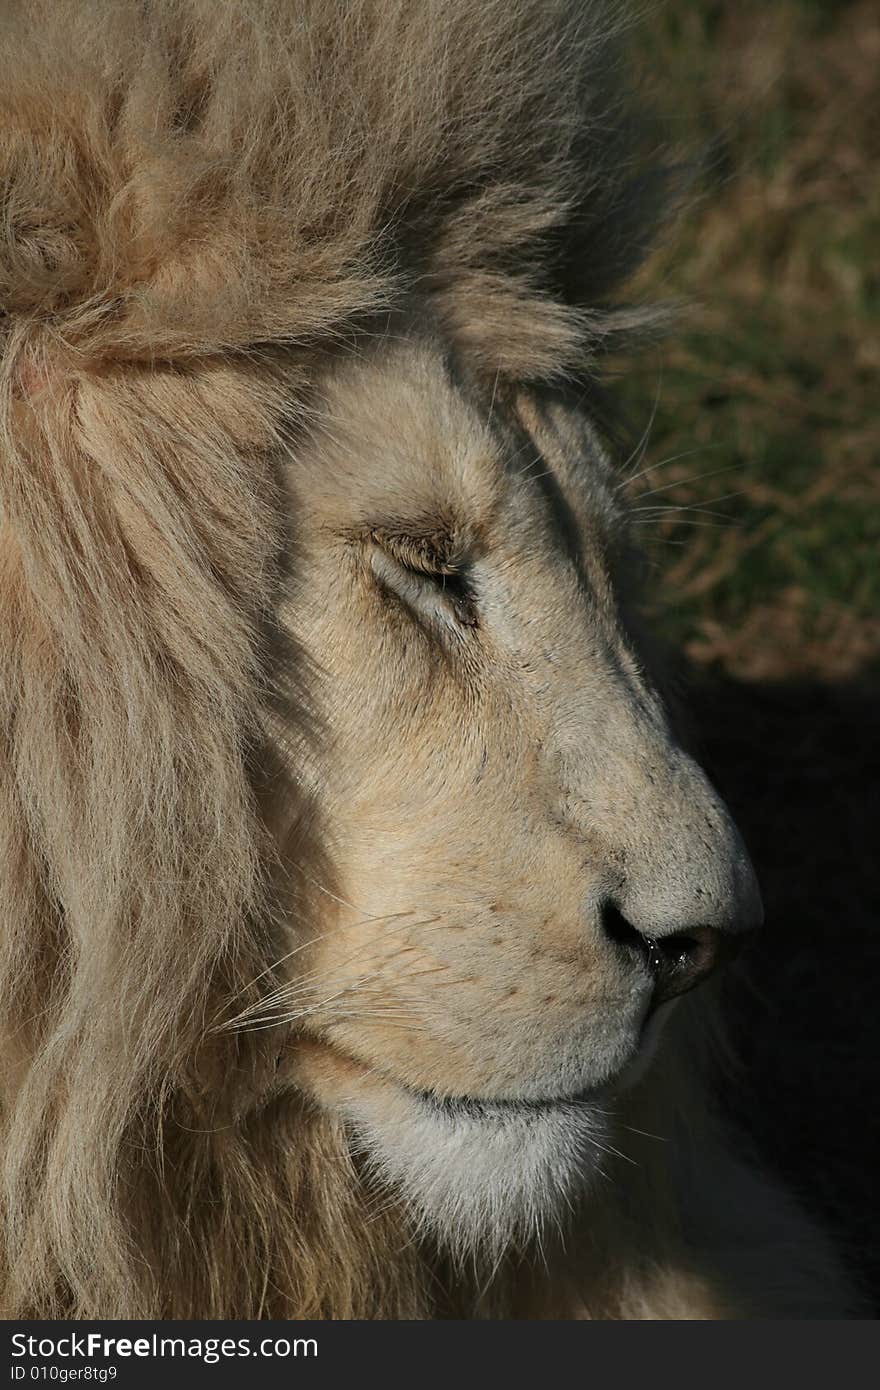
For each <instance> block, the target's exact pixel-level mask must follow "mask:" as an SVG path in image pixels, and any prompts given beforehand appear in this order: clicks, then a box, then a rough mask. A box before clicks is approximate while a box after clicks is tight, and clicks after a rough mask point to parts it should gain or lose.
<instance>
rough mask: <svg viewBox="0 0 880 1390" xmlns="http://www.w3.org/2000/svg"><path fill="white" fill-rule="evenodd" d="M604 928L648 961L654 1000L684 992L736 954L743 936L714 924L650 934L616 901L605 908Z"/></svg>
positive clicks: (622, 945)
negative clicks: (666, 933) (667, 932)
mask: <svg viewBox="0 0 880 1390" xmlns="http://www.w3.org/2000/svg"><path fill="white" fill-rule="evenodd" d="M602 927H603V930H604V932H605V935H606V936H607V937H608V939H609V940H610V941H613V942H614V943H615V945H616V946H618V947H619V948H621V949H622V950H624V951H625V952H627V954H628V955H629V956H630V958H633V957H635V958H636V959H638V960H639V961H640V962H642V963H643V964H647V966H648V968H649V969H650V971H651V974H652V975H653V977H654V1000H653V1003H654V1005H655V1006H656V1005H657V1004H662V1003H664V1002H665V1001H666V1000H667V999H673V998H675V996H676V995H679V994H684V993H686V991H687V990H689V989H693V988H694V987H695V986H696V985H698V984H700V982H701V981H702V980H704V979H706V977H707V976H709V975H711V974H712V973H713V971H714V970H716V969H717V967H718V966H719V965H721V964H722V962H723V961H725V960H729V959H730V958H731V957H732V956H733V955H735V954H736V953H737V951H738V950H739V947H740V944H741V938H740V937H734V936H732V935H729V934H728V933H726V932H720V931H717V930H716V929H715V928H714V927H689V928H688V930H687V931H686V932H671V933H670V934H669V935H662V936H661V935H656V936H655V935H649V934H648V933H647V932H640V931H639V930H638V928H637V927H634V926H633V925H632V923H631V922H629V921H628V920H627V918H626V917H624V915H623V913H622V912H621V911H620V909H619V908H617V907H616V906H615V905H614V904H613V903H610V902H609V903H606V904H605V905H604V906H603V908H602Z"/></svg>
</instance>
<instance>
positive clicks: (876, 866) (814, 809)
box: [691, 678, 880, 1313]
mask: <svg viewBox="0 0 880 1390" xmlns="http://www.w3.org/2000/svg"><path fill="white" fill-rule="evenodd" d="M691 705H692V709H693V711H694V713H695V715H696V719H697V724H698V728H699V730H700V744H701V751H702V754H703V757H704V761H705V763H706V765H707V769H708V770H709V771H710V772H711V774H712V775H713V777H714V779H715V781H716V783H717V785H718V786H719V787H720V789H721V790H722V791H723V793H724V794H725V796H726V797H727V799H728V801H729V804H730V805H731V808H732V809H733V811H734V812H735V814H736V816H737V818H738V820H739V823H740V826H741V827H742V829H743V832H744V834H745V836H746V839H747V841H748V843H749V847H750V849H751V851H752V853H753V856H754V859H755V864H756V867H757V869H758V874H759V877H760V879H761V884H762V888H763V892H764V901H765V906H766V910H767V929H766V930H765V931H764V932H763V933H761V934H760V935H759V936H757V937H756V938H755V940H754V942H753V944H751V946H750V948H749V950H748V952H747V954H746V956H745V958H744V960H743V964H742V969H741V970H740V971H738V972H737V973H736V975H735V976H732V977H731V978H730V979H729V981H728V983H727V1005H728V1011H729V1016H730V1020H731V1024H732V1028H733V1033H734V1038H735V1042H736V1045H737V1052H738V1054H739V1057H740V1058H741V1059H742V1063H743V1067H742V1071H741V1073H739V1075H738V1076H736V1077H735V1079H734V1080H733V1081H732V1083H731V1084H730V1089H729V1091H728V1094H727V1096H726V1097H725V1099H726V1101H727V1102H728V1104H729V1105H730V1107H731V1110H732V1111H733V1112H734V1114H735V1115H736V1116H737V1117H738V1119H739V1120H740V1122H741V1123H742V1124H743V1125H744V1127H745V1128H746V1129H747V1131H748V1132H749V1133H750V1134H751V1135H752V1137H753V1138H754V1140H755V1141H756V1143H757V1144H758V1146H759V1148H760V1149H761V1150H763V1152H764V1153H765V1154H766V1156H767V1158H768V1159H769V1160H770V1161H771V1163H772V1164H773V1165H774V1166H775V1167H776V1168H777V1170H778V1171H779V1172H780V1173H781V1174H782V1175H783V1176H784V1177H785V1178H786V1180H787V1181H788V1183H789V1184H790V1186H791V1187H792V1188H794V1189H795V1190H796V1191H797V1192H798V1193H799V1195H800V1196H801V1198H802V1200H803V1201H804V1202H805V1204H806V1205H807V1206H808V1207H809V1208H810V1209H812V1210H813V1211H814V1212H815V1213H816V1214H817V1215H820V1216H822V1217H823V1218H824V1220H825V1222H826V1224H827V1225H829V1226H830V1227H831V1228H833V1231H834V1234H835V1235H836V1237H837V1239H838V1242H839V1243H840V1244H841V1246H842V1248H843V1249H844V1251H845V1254H846V1256H847V1258H848V1259H849V1261H850V1262H851V1264H852V1267H853V1269H854V1272H856V1273H857V1276H858V1277H859V1278H860V1280H861V1282H862V1284H863V1287H864V1288H865V1291H866V1292H867V1293H868V1295H869V1297H870V1298H871V1300H872V1302H873V1305H874V1307H875V1308H876V1309H877V1311H878V1313H880V1199H878V1182H880V1105H878V1086H877V1079H878V1078H877V1072H878V1068H877V1057H878V1051H880V1039H878V1033H880V931H878V916H880V911H878V910H880V855H878V825H880V794H878V788H880V721H878V711H880V681H877V680H872V679H869V678H865V679H863V680H856V681H851V682H846V683H840V684H837V685H830V684H829V685H822V684H819V683H817V682H814V683H809V682H792V683H783V684H747V683H744V682H737V681H731V680H726V681H725V680H717V679H716V680H713V681H702V682H700V684H699V685H698V686H696V687H695V688H694V690H693V691H692V699H691Z"/></svg>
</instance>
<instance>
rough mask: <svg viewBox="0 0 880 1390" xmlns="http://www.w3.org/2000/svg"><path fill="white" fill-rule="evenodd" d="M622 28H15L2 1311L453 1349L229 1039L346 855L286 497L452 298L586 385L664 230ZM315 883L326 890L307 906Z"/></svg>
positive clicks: (260, 2) (304, 17) (547, 3)
mask: <svg viewBox="0 0 880 1390" xmlns="http://www.w3.org/2000/svg"><path fill="white" fill-rule="evenodd" d="M613 28H614V25H613V24H612V23H611V22H610V21H609V15H608V10H607V8H603V9H601V10H600V9H599V8H598V7H597V6H594V5H590V4H583V3H579V2H578V0H571V3H569V2H568V0H479V2H478V3H475V0H417V2H416V0H297V3H295V4H294V3H291V2H290V0H234V2H232V3H225V4H222V5H217V4H214V3H212V0H126V2H125V3H119V4H108V3H106V0H29V3H14V0H9V3H7V4H6V5H4V6H3V13H2V16H0V107H2V118H0V651H2V664H0V921H2V927H3V930H2V936H0V981H2V985H0V1009H2V1058H3V1061H2V1067H3V1072H2V1115H3V1121H2V1122H3V1187H2V1201H3V1212H2V1221H3V1252H2V1253H3V1261H4V1264H5V1271H4V1276H3V1282H4V1289H5V1293H4V1311H5V1312H6V1314H7V1316H20V1315H24V1314H28V1315H32V1316H42V1317H52V1316H81V1317H85V1316H91V1317H94V1316H103V1317H107V1316H115V1317H143V1316H165V1317H169V1316H170V1317H175V1316H176V1317H186V1316H209V1317H218V1316H219V1317H222V1316H232V1315H235V1316H238V1317H248V1316H257V1315H266V1314H274V1315H276V1316H300V1317H302V1316H388V1317H400V1316H419V1315H424V1314H426V1313H429V1312H430V1311H431V1308H432V1302H431V1300H432V1297H433V1295H432V1294H431V1293H430V1292H429V1291H428V1290H427V1289H426V1288H425V1287H423V1284H422V1276H421V1275H420V1273H419V1266H418V1262H417V1260H416V1257H415V1256H414V1255H413V1254H412V1253H411V1252H406V1251H404V1252H402V1253H394V1254H393V1255H392V1253H391V1251H390V1247H389V1240H388V1235H387V1233H386V1229H385V1226H384V1225H383V1220H382V1218H381V1216H380V1217H378V1218H377V1219H376V1220H374V1221H371V1222H363V1221H362V1220H359V1219H358V1212H359V1202H360V1198H359V1195H358V1189H357V1177H356V1175H355V1174H354V1172H353V1171H352V1170H351V1169H350V1168H349V1167H348V1166H347V1161H346V1160H345V1158H344V1157H343V1155H344V1152H345V1149H344V1146H343V1145H342V1144H341V1142H340V1139H339V1135H338V1133H337V1131H336V1129H335V1127H334V1125H333V1124H332V1123H331V1121H329V1120H328V1119H326V1118H321V1117H319V1116H317V1115H316V1114H314V1113H313V1112H312V1111H310V1110H309V1109H308V1108H307V1107H305V1106H304V1105H303V1104H302V1103H301V1102H299V1101H298V1100H297V1099H296V1097H295V1096H294V1095H292V1094H291V1093H289V1092H286V1093H285V1092H279V1091H276V1089H275V1087H274V1069H275V1065H276V1062H277V1051H278V1044H277V1040H275V1039H273V1038H272V1036H271V1034H270V1035H269V1036H268V1037H267V1035H266V1034H260V1033H256V1034H251V1035H240V1034H239V1035H237V1034H233V1033H229V1032H226V1033H222V1032H220V1033H218V1032H216V1031H212V1022H213V1021H214V1020H215V1019H216V1018H217V1017H218V1015H219V1013H220V1012H221V1011H222V1009H223V1008H224V1007H225V1006H226V1005H227V1004H228V1002H229V1000H230V999H233V998H239V997H242V996H243V995H246V993H247V989H248V987H249V984H250V982H251V981H253V980H254V979H256V978H257V977H258V976H259V975H260V974H261V972H265V971H267V970H268V969H270V968H271V966H272V962H273V961H274V960H276V959H277V958H278V957H280V956H281V955H282V954H283V952H284V944H283V941H284V938H283V935H282V924H283V921H284V919H285V915H286V914H289V913H290V912H294V911H303V910H305V909H304V907H303V905H302V904H301V903H298V902H297V900H296V896H295V893H294V892H293V890H292V889H291V888H290V885H289V883H288V879H289V878H290V875H285V874H284V873H283V872H282V867H283V865H284V864H285V863H288V864H295V863H300V864H302V863H303V862H306V863H307V862H308V861H309V858H310V856H312V855H314V854H316V853H317V852H318V850H319V848H320V847H319V846H316V845H314V844H313V843H312V842H311V839H310V836H309V834H308V832H307V830H306V829H305V828H304V827H305V826H306V825H307V823H308V821H307V817H305V816H303V814H302V809H303V808H302V805H301V801H302V796H301V793H300V791H299V789H298V788H297V786H296V785H295V782H294V781H292V780H291V779H290V778H289V777H282V776H281V774H280V771H279V768H278V767H277V766H276V764H275V760H274V759H273V756H272V753H271V739H270V738H269V736H268V733H267V730H268V729H269V727H270V726H271V725H272V722H273V721H277V720H278V719H279V718H282V719H284V720H287V721H288V723H293V724H294V725H295V723H296V720H297V718H300V717H302V718H303V719H304V718H305V715H304V714H300V715H298V714H297V707H296V702H295V701H293V699H292V697H291V696H290V693H289V691H288V692H287V693H286V694H283V693H282V692H281V690H280V685H279V681H278V679H277V675H278V671H279V669H281V667H282V666H283V667H284V668H285V669H289V668H290V666H291V664H293V666H294V668H295V655H294V654H292V653H290V652H282V650H281V645H282V644H281V638H280V635H279V633H278V631H277V625H276V620H275V614H276V612H277V606H278V600H279V594H280V592H281V589H282V586H283V583H284V575H285V563H286V561H285V556H286V555H287V553H288V548H289V547H288V540H289V538H288V534H287V532H288V522H287V520H286V519H285V517H284V516H283V514H282V509H281V507H280V504H279V492H278V488H277V485H276V476H275V469H276V464H277V460H278V457H279V455H280V452H281V450H282V449H283V448H285V447H287V448H289V447H292V443H291V441H292V440H294V439H295V435H296V430H297V428H298V427H299V425H300V423H301V421H302V420H303V419H305V418H306V417H307V412H308V391H309V385H310V382H311V381H312V380H313V379H314V376H315V374H316V371H317V369H318V366H319V363H320V358H321V354H322V353H324V352H326V351H329V350H333V349H338V348H339V347H340V345H342V346H344V345H345V344H346V343H347V342H349V341H350V342H351V343H352V344H353V343H354V342H355V341H356V337H357V334H358V333H367V332H381V331H382V324H383V321H384V317H383V316H384V315H386V314H387V312H388V311H391V310H394V309H395V308H397V307H398V306H400V305H402V304H405V303H408V302H409V303H412V302H418V300H419V298H420V297H421V298H422V299H423V301H424V302H427V301H428V300H429V301H430V303H431V305H432V312H433V313H435V314H436V315H437V316H438V317H439V319H440V320H441V322H443V323H444V324H445V326H446V330H447V332H448V333H449V335H450V337H451V338H452V339H453V340H454V341H455V342H456V343H457V345H458V346H459V348H460V349H461V351H463V352H465V353H467V354H469V356H470V360H471V361H472V363H473V364H474V366H475V367H476V368H477V369H482V370H485V371H486V372H487V373H492V374H495V373H496V372H497V373H500V374H503V375H508V376H510V377H512V378H517V379H520V380H526V379H533V380H534V379H539V378H544V379H546V378H548V377H553V376H559V375H560V374H563V373H584V372H585V371H586V370H587V368H588V366H589V362H590V359H591V357H592V356H593V355H594V354H595V352H596V351H597V350H598V349H599V348H600V347H601V346H602V345H603V344H604V343H605V342H606V340H607V339H608V338H609V336H613V335H615V334H617V333H619V332H621V331H626V330H628V329H629V328H630V327H631V326H632V324H633V321H634V320H633V316H632V315H630V314H628V313H626V312H624V311H623V310H621V309H619V308H615V307H613V306H611V305H610V303H609V296H610V295H611V294H612V293H613V291H614V288H615V286H616V285H617V284H618V283H619V281H620V280H621V279H622V277H623V276H624V275H625V274H626V273H627V272H628V271H629V270H630V269H631V268H632V267H633V266H634V265H635V264H636V263H637V262H638V260H639V257H640V255H641V253H642V251H643V248H644V244H645V242H646V240H647V238H648V235H649V233H650V230H651V223H652V221H653V217H652V210H653V207H654V201H655V200H654V196H653V192H652V188H653V186H654V185H653V184H652V182H651V180H647V181H646V180H645V179H642V178H640V177H637V176H636V171H635V154H634V149H635V146H634V143H633V138H632V130H631V125H630V122H629V119H628V117H627V116H626V115H625V113H624V110H623V106H622V103H621V102H620V100H619V97H618V94H617V87H618V85H619V84H618V80H617V78H616V77H615V75H614V65H613V63H612V61H611V58H612V54H611V45H612V40H613V34H612V31H613ZM294 877H295V876H294Z"/></svg>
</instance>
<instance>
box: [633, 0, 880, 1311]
mask: <svg viewBox="0 0 880 1390" xmlns="http://www.w3.org/2000/svg"><path fill="white" fill-rule="evenodd" d="M640 43H641V46H642V47H641V52H640V54H639V55H638V56H639V58H640V67H641V68H642V69H644V71H645V73H646V75H647V77H646V81H647V85H648V86H649V89H650V92H651V95H652V97H653V102H654V105H655V107H656V108H657V109H658V111H659V112H660V114H661V116H662V117H664V118H665V122H666V125H667V128H668V129H669V130H671V132H672V136H673V140H677V139H678V138H679V136H680V144H681V148H682V151H683V153H684V155H685V157H687V158H689V159H692V158H693V155H694V151H695V148H696V150H697V151H698V152H699V153H700V154H701V155H702V160H701V164H700V172H699V175H698V177H697V179H696V181H695V184H694V186H693V188H692V191H691V193H690V195H689V197H688V199H687V206H686V208H685V210H684V213H683V215H682V216H681V217H680V218H679V220H678V221H677V223H676V224H675V225H674V226H673V227H672V228H671V229H670V233H669V236H668V238H667V244H666V245H665V246H664V247H662V248H661V249H660V251H659V254H657V255H655V256H654V257H653V259H652V260H651V261H650V263H649V265H648V266H647V267H646V269H645V271H644V273H643V276H642V280H641V285H640V288H641V290H642V291H643V292H644V294H645V296H646V297H648V298H655V297H657V296H660V297H666V298H670V299H681V300H682V301H684V303H685V305H686V306H687V307H686V310H685V314H684V316H683V318H681V319H680V320H679V321H678V323H677V324H676V326H675V327H674V329H673V332H672V334H671V335H670V337H669V338H668V339H667V340H666V341H664V342H662V343H660V344H659V345H658V346H657V348H656V349H655V350H652V351H651V352H649V353H648V354H646V355H643V356H642V358H641V359H640V360H639V361H637V362H635V363H632V362H627V363H626V364H625V369H624V364H622V366H621V373H620V382H619V385H620V389H621V391H622V393H623V396H624V403H625V408H626V414H627V417H628V419H629V420H630V421H631V422H632V423H633V424H634V426H635V436H636V438H637V439H638V437H639V434H640V431H642V430H644V440H643V443H644V448H643V453H640V454H638V455H637V457H636V458H635V459H634V460H633V465H632V468H633V471H636V464H637V465H638V469H640V470H641V469H647V470H649V471H647V472H645V473H644V474H643V476H642V477H641V478H638V479H636V480H635V481H634V483H633V486H632V494H633V496H634V499H635V506H636V507H641V508H645V509H646V510H645V511H643V512H641V513H640V520H641V522H642V538H643V540H644V542H645V543H646V545H647V548H648V552H649V555H650V556H651V558H652V559H653V560H654V561H655V562H656V568H654V569H653V570H652V573H653V574H654V575H655V576H656V579H655V583H654V586H653V591H652V592H651V594H650V595H649V600H650V602H651V605H652V607H653V608H654V609H655V617H656V621H657V622H658V624H659V625H660V627H661V629H662V630H663V631H664V632H665V634H666V636H667V637H668V638H669V639H671V643H672V646H673V648H674V649H675V650H677V651H678V652H679V653H681V654H683V658H684V660H683V663H682V665H683V669H682V672H681V675H682V683H683V685H684V686H685V687H686V688H687V704H688V705H689V707H690V709H691V711H692V713H693V716H694V722H695V738H696V742H697V744H698V746H699V751H700V754H701V756H702V758H703V761H704V762H705V764H706V765H707V767H708V769H709V771H710V773H711V774H712V776H713V778H714V780H715V781H716V783H717V784H718V785H719V787H720V788H721V790H722V792H723V793H724V795H725V797H726V798H727V800H728V801H729V803H730V804H731V806H732V807H733V810H734V812H735V814H736V816H737V819H738V821H739V823H740V825H741V826H742V828H743V830H744V833H745V836H746V839H747V841H748V843H749V846H750V849H751V851H752V854H753V857H754V859H755V863H756V867H757V869H758V876H759V878H760V880H761V885H762V890H763V894H764V901H765V907H766V911H767V923H768V927H769V930H768V931H766V932H764V933H761V934H759V937H758V938H757V939H756V942H755V944H754V945H753V946H752V948H751V950H750V952H748V953H747V956H746V958H745V960H744V963H743V968H742V970H741V971H740V972H739V974H738V975H737V974H735V973H731V974H730V975H729V976H728V977H727V980H726V983H725V988H726V990H727V995H728V1003H729V1012H730V1016H731V1020H732V1023H733V1030H734V1037H735V1041H736V1043H737V1048H738V1052H739V1055H740V1058H741V1062H742V1066H741V1069H740V1070H739V1071H738V1072H735V1073H733V1074H732V1075H731V1076H728V1078H727V1083H726V1090H727V1100H728V1102H729V1104H730V1105H731V1106H732V1108H733V1109H734V1111H736V1112H737V1113H738V1115H739V1116H740V1117H741V1119H742V1120H743V1122H744V1125H745V1128H746V1129H747V1130H748V1131H749V1133H750V1134H751V1137H752V1139H753V1140H754V1142H755V1143H756V1144H757V1146H758V1147H759V1148H760V1149H762V1150H763V1152H764V1155H765V1160H766V1159H769V1161H770V1162H771V1163H772V1164H775V1166H776V1167H777V1168H778V1169H779V1170H780V1171H781V1172H782V1173H783V1174H784V1176H785V1178H786V1180H787V1182H788V1183H789V1185H790V1186H792V1187H793V1188H794V1189H795V1190H796V1191H797V1192H798V1193H799V1194H800V1196H801V1198H802V1200H803V1201H804V1202H805V1203H806V1204H807V1205H808V1206H809V1207H811V1208H812V1209H813V1210H814V1211H816V1212H817V1213H818V1214H819V1215H821V1217H822V1218H823V1219H824V1220H825V1222H826V1224H827V1225H828V1226H829V1228H830V1229H831V1230H832V1231H833V1232H834V1233H835V1234H836V1237H837V1241H838V1244H839V1246H840V1248H841V1249H842V1250H843V1252H844V1254H845V1256H846V1258H847V1259H848V1260H849V1262H850V1264H851V1267H852V1269H853V1271H854V1273H855V1274H856V1275H857V1277H858V1278H859V1279H860V1281H861V1285H862V1288H863V1289H864V1291H865V1293H866V1295H867V1297H868V1300H869V1303H868V1309H869V1310H870V1308H871V1307H872V1306H873V1307H874V1308H875V1309H876V1310H878V1312H880V1201H878V1196H877V1174H878V1172H880V1105H878V1081H880V1075H878V1073H880V1067H878V1059H880V1046H878V1037H877V1026H876V1022H875V1020H876V1019H877V1016H878V998H880V3H878V0H851V2H850V3H845V0H838V2H837V3H835V2H834V0H659V3H656V4H655V3H653V0H651V2H650V3H649V6H648V10H647V12H646V14H645V16H644V22H643V24H642V26H641V40H640ZM654 489H657V491H654ZM667 508H668V510H667Z"/></svg>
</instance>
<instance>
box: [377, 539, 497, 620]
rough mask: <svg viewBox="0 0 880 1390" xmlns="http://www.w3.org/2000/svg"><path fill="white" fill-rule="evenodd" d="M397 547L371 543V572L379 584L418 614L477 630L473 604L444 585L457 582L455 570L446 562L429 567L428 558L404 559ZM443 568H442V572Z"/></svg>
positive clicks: (455, 587)
mask: <svg viewBox="0 0 880 1390" xmlns="http://www.w3.org/2000/svg"><path fill="white" fill-rule="evenodd" d="M396 549H397V547H394V548H393V549H392V547H391V546H390V545H386V544H382V543H380V542H379V541H378V540H377V541H375V542H374V545H373V547H372V551H371V554H370V568H371V569H372V571H373V574H374V575H375V576H376V578H377V579H378V580H379V582H380V583H381V584H384V585H385V586H386V587H387V588H390V589H391V590H392V591H393V592H394V593H396V594H397V596H398V597H399V598H401V599H403V601H404V602H405V603H408V604H409V605H410V607H412V608H414V609H415V610H416V611H417V612H418V613H421V614H422V615H425V616H428V617H430V618H434V619H438V618H439V619H445V620H446V621H447V622H449V620H450V619H452V620H453V621H454V622H455V623H456V624H457V625H462V626H465V627H476V626H477V615H476V611H475V609H474V605H473V601H472V599H471V598H470V596H469V595H467V594H466V593H464V591H463V590H461V589H459V588H458V587H457V586H456V585H454V584H450V585H449V587H448V588H447V587H446V586H445V581H447V580H453V581H454V580H457V579H458V578H459V576H460V571H459V569H458V567H453V566H452V565H451V563H450V562H449V561H446V562H442V561H439V559H438V562H437V564H435V565H432V566H431V567H430V568H429V567H428V564H429V562H428V560H427V557H423V556H422V555H421V554H417V555H416V556H415V557H413V558H414V559H415V560H416V563H412V561H411V559H410V557H409V556H408V555H407V557H406V558H404V557H403V556H401V555H399V554H396V553H395V551H396ZM441 565H442V568H441Z"/></svg>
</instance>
